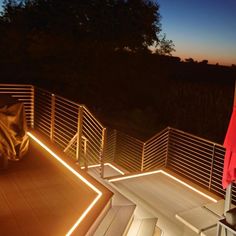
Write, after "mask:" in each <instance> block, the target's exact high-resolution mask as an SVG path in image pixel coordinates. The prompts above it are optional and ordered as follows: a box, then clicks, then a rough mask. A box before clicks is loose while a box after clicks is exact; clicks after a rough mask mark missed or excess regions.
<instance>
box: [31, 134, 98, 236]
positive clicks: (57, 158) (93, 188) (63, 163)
mask: <svg viewBox="0 0 236 236" xmlns="http://www.w3.org/2000/svg"><path fill="white" fill-rule="evenodd" d="M27 133H28V135H29V136H30V137H31V138H32V139H33V140H34V141H35V142H37V143H38V144H39V145H40V146H41V147H43V148H44V149H45V150H46V151H47V152H49V153H50V154H51V155H52V156H53V157H54V158H55V159H56V160H57V161H59V162H60V163H61V164H62V165H63V166H64V167H66V168H67V169H68V170H69V171H70V172H72V173H73V174H74V175H75V176H76V177H77V178H79V179H80V180H81V181H83V182H84V183H85V184H86V185H88V186H89V187H90V188H91V189H92V190H93V191H95V192H96V193H97V194H98V195H97V197H96V198H95V199H94V200H93V201H92V203H91V204H90V205H89V206H88V208H87V209H86V210H85V211H84V212H83V214H82V215H81V216H80V217H79V219H78V220H77V221H76V222H75V224H74V225H73V226H72V228H71V229H70V230H69V231H68V233H67V234H66V236H69V235H71V234H72V233H73V231H74V230H75V229H76V228H77V226H78V225H79V224H80V222H81V221H82V220H83V219H84V218H85V217H86V215H87V214H88V213H89V211H90V210H91V209H92V208H93V206H94V205H95V204H96V203H97V201H98V200H99V199H100V197H101V196H102V192H101V191H100V190H98V189H97V188H96V187H95V186H94V185H92V184H91V183H90V182H89V181H88V180H87V179H85V178H84V177H83V176H82V175H80V174H79V173H78V172H77V171H75V170H74V169H73V168H72V167H70V166H69V165H68V164H67V163H66V162H65V161H63V160H62V159H61V158H60V157H59V156H58V155H57V154H55V153H54V152H53V151H52V150H51V149H49V148H48V147H47V146H46V145H45V144H44V143H42V142H41V141H40V140H39V139H37V138H36V137H35V136H34V135H33V134H31V133H30V132H27Z"/></svg>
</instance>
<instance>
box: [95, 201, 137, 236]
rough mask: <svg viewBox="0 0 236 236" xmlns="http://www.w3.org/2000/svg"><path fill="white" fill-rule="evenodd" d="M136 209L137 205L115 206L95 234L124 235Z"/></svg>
mask: <svg viewBox="0 0 236 236" xmlns="http://www.w3.org/2000/svg"><path fill="white" fill-rule="evenodd" d="M134 210H135V205H129V206H113V207H112V208H111V209H110V210H109V211H108V213H107V215H106V216H105V217H104V219H103V221H102V222H101V224H100V225H99V226H98V228H97V230H96V232H95V233H94V236H102V235H103V236H114V235H116V236H119V235H123V233H124V232H125V229H126V227H127V225H128V223H129V222H130V219H131V218H132V216H133V213H134Z"/></svg>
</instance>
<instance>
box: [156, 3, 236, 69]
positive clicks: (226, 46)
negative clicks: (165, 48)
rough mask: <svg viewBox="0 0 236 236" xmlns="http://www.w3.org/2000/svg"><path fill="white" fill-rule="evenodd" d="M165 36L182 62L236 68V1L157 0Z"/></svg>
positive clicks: (174, 54)
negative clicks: (196, 62)
mask: <svg viewBox="0 0 236 236" xmlns="http://www.w3.org/2000/svg"><path fill="white" fill-rule="evenodd" d="M157 2H158V3H159V5H160V13H161V16H162V19H161V23H162V29H163V32H164V33H166V35H167V38H168V39H171V40H173V42H174V44H175V49H176V52H174V53H173V56H178V57H180V58H181V59H182V60H184V59H186V58H193V59H194V60H197V61H202V60H208V62H209V64H216V63H219V64H220V65H232V64H236V47H235V44H236V31H235V29H236V14H235V11H236V1H235V0H227V1H221V0H214V1H213V0H208V1H205V0H199V1H192V0H190V1H189V0H176V1H171V0H157Z"/></svg>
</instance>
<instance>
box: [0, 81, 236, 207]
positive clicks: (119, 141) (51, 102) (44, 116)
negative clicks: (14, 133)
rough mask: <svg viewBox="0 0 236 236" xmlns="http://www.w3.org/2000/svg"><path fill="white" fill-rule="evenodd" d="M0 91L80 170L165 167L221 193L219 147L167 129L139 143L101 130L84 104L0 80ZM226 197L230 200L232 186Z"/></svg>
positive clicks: (221, 155) (222, 152)
mask: <svg viewBox="0 0 236 236" xmlns="http://www.w3.org/2000/svg"><path fill="white" fill-rule="evenodd" d="M0 94H9V95H11V96H12V97H14V98H16V99H18V100H19V101H21V102H23V103H24V106H25V111H26V119H27V124H28V126H29V127H31V128H34V129H36V130H37V131H39V132H41V133H42V134H44V135H45V136H46V137H48V138H49V139H51V141H53V142H54V143H55V144H56V145H57V146H58V147H60V148H61V149H62V150H63V151H64V152H65V153H66V154H67V155H68V156H69V157H71V158H73V159H75V160H77V161H79V163H80V165H81V166H85V168H86V167H87V166H88V165H92V164H102V163H103V162H105V161H106V162H115V163H117V164H118V165H120V166H121V167H123V168H125V169H126V170H127V171H130V172H137V171H149V170H153V169H156V168H160V167H162V166H165V167H166V168H169V169H171V170H173V171H174V172H176V173H178V174H180V175H182V176H184V177H185V178H187V179H189V180H191V181H193V182H195V183H198V184H199V185H201V186H203V187H205V188H206V189H208V190H210V191H213V192H215V193H217V194H219V195H220V196H222V197H223V196H224V194H225V191H224V190H223V189H222V186H221V179H222V172H223V162H224V155H225V149H224V148H223V146H222V145H219V144H216V143H214V142H211V141H208V140H205V139H202V138H200V137H197V136H194V135H192V134H189V133H186V132H183V131H180V130H177V129H173V128H166V129H165V130H163V131H161V132H159V133H158V134H156V135H155V136H153V137H152V138H150V139H149V140H147V141H146V142H143V141H140V140H138V139H136V138H134V137H131V136H129V135H127V134H124V133H122V132H119V131H116V130H112V129H108V130H106V129H105V127H104V126H103V125H102V124H101V123H100V122H99V121H98V120H97V119H96V118H95V116H94V115H93V114H92V113H91V112H90V111H89V110H88V109H87V108H86V107H85V106H83V105H81V104H77V103H75V102H72V101H70V100H67V99H65V98H63V97H60V96H57V95H54V94H52V93H50V92H48V91H46V90H43V89H40V88H36V87H33V86H31V85H11V84H0ZM105 137H106V139H105ZM104 144H106V145H105V147H104ZM232 199H233V202H234V203H236V188H235V186H233V190H232Z"/></svg>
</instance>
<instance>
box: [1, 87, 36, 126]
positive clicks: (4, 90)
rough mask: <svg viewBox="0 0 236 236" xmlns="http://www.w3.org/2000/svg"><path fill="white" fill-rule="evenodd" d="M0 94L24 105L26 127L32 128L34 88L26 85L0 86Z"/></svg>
mask: <svg viewBox="0 0 236 236" xmlns="http://www.w3.org/2000/svg"><path fill="white" fill-rule="evenodd" d="M0 94H7V95H10V96H12V97H13V98H15V99H17V100H18V101H20V102H23V103H24V108H25V114H26V121H27V125H28V127H30V128H32V127H33V126H34V87H33V86H32V85H28V84H0Z"/></svg>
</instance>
